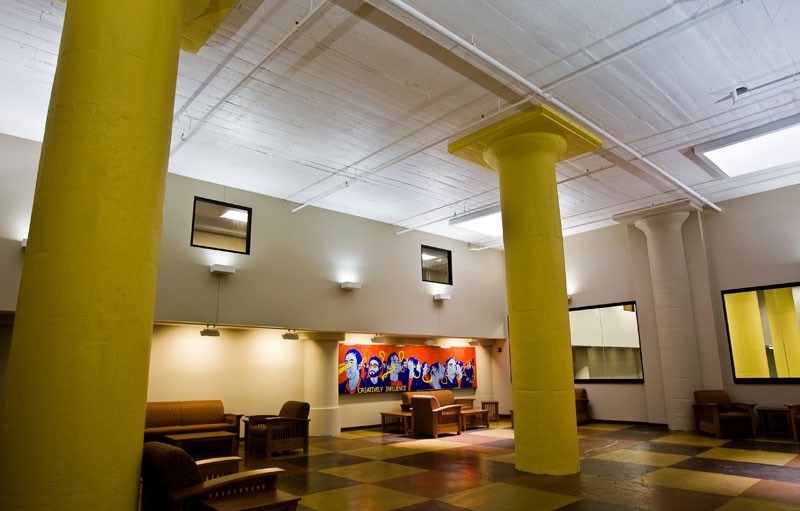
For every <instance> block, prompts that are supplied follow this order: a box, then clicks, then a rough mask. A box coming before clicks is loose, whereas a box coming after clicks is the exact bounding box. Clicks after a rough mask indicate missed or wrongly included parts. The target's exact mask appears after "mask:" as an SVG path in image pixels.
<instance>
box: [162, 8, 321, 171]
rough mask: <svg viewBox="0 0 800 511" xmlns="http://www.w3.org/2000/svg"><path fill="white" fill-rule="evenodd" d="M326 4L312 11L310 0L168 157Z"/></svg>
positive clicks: (174, 147) (183, 137)
mask: <svg viewBox="0 0 800 511" xmlns="http://www.w3.org/2000/svg"><path fill="white" fill-rule="evenodd" d="M327 3H328V1H327V0H323V1H322V2H320V4H319V5H318V6H316V7H314V8H313V9H311V7H312V6H313V5H314V1H313V0H311V3H310V4H309V9H310V10H309V12H308V14H306V15H305V17H304V18H303V19H301V20H300V21H298V22H297V23H295V25H294V26H293V27H292V30H290V31H289V32H288V33H287V34H286V35H285V36H283V39H281V40H280V41H279V42H278V43H277V44H275V46H273V47H272V49H271V50H270V51H269V52H268V53H267V54H266V55H265V56H264V58H262V59H261V60H260V61H259V62H258V64H256V65H255V66H253V67H252V68H251V69H250V71H249V72H248V73H247V74H246V75H244V76H243V77H241V78H240V79H239V80H238V81H237V82H236V83H235V84H234V85H233V87H231V88H230V89H229V90H228V92H226V93H225V95H224V96H222V97H221V98H220V99H219V100H218V101H217V102H216V103H214V106H212V107H211V108H210V109H209V110H208V111H207V112H206V113H205V114H203V116H202V117H201V118H200V119H198V120H197V123H196V125H195V126H194V127H193V128H192V129H190V130H189V133H188V134H187V135H184V136H181V138H180V140H178V141H177V142H176V143H175V145H174V146H173V147H172V150H171V151H170V153H169V154H170V156H172V155H173V154H175V153H176V152H177V151H178V149H180V148H181V147H183V144H184V143H186V142H188V141H189V140H190V139H191V138H192V137H194V136H195V134H197V132H198V131H199V130H200V128H201V127H203V126H204V125H205V123H206V121H208V118H209V117H211V115H212V114H213V113H214V112H216V111H217V110H219V107H220V106H222V105H223V104H224V103H225V102H226V101H228V99H229V98H230V97H231V96H232V95H233V93H234V92H236V91H237V90H239V87H241V86H242V84H244V83H245V82H246V81H247V80H249V79H250V77H252V76H253V74H254V73H255V72H256V71H258V70H259V69H261V66H263V65H264V64H266V63H267V61H269V60H270V59H271V58H272V56H273V55H275V53H277V51H278V50H279V49H281V48H282V47H283V46H284V45H285V44H286V43H287V42H288V41H289V40H290V39H291V38H293V37H295V36H296V35H297V34H299V33H300V31H301V30H302V28H303V26H304V25H305V24H306V23H308V22H309V20H312V19H313V18H314V17H316V15H317V14H318V13H319V12H320V10H321V9H322V7H323V6H325V4H327ZM185 109H186V107H184V110H185Z"/></svg>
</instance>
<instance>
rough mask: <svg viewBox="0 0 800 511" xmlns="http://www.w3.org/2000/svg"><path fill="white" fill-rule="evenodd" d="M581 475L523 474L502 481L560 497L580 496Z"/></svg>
mask: <svg viewBox="0 0 800 511" xmlns="http://www.w3.org/2000/svg"><path fill="white" fill-rule="evenodd" d="M581 477H583V476H582V475H581V474H570V475H566V476H549V475H540V474H523V475H519V476H517V477H512V478H511V479H506V480H505V481H503V482H504V483H506V484H513V485H516V486H522V487H523V488H530V489H532V490H539V491H546V492H551V493H560V494H561V495H573V496H575V497H580V496H581Z"/></svg>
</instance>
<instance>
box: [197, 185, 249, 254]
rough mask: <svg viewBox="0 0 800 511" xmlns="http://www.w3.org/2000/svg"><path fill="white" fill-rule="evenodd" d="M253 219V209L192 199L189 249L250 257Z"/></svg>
mask: <svg viewBox="0 0 800 511" xmlns="http://www.w3.org/2000/svg"><path fill="white" fill-rule="evenodd" d="M252 217H253V210H252V208H248V207H245V206H237V205H236V204H229V203H227V202H221V201H216V200H212V199H204V198H202V197H195V198H194V212H193V214H192V241H191V245H192V246H193V247H201V248H210V249H213V250H224V251H226V252H236V253H238V254H249V253H250V225H251V223H252Z"/></svg>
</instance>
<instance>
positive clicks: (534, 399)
mask: <svg viewBox="0 0 800 511" xmlns="http://www.w3.org/2000/svg"><path fill="white" fill-rule="evenodd" d="M599 146H600V141H599V139H597V137H595V136H594V135H592V134H591V133H589V132H587V131H585V130H584V129H582V128H580V127H579V126H576V125H574V124H573V123H571V122H570V121H568V120H567V119H564V118H563V117H561V116H559V115H558V114H556V113H555V112H554V111H552V110H550V109H548V108H547V107H544V106H539V107H536V108H533V109H531V110H527V111H525V112H522V113H519V114H516V115H514V116H512V117H510V118H508V119H506V120H504V121H501V122H499V123H497V124H494V125H492V126H489V127H487V128H484V129H482V130H480V131H479V132H477V133H474V134H472V135H469V136H467V137H465V138H463V139H461V140H458V141H456V142H453V143H452V144H450V146H449V150H450V152H452V153H454V154H456V155H459V156H461V157H463V158H465V159H468V160H470V161H473V162H475V163H478V164H480V165H483V166H488V167H490V168H492V169H494V170H496V171H497V172H498V174H499V177H500V207H501V212H502V216H503V242H504V244H505V261H506V293H507V296H508V314H509V318H508V319H509V340H510V342H511V373H512V374H511V376H512V388H513V399H514V403H513V406H514V436H515V439H516V467H517V469H519V470H523V471H525V472H532V473H536V474H552V475H562V474H573V473H576V472H579V471H580V464H579V458H578V433H577V426H576V421H575V393H574V390H573V389H574V383H573V376H572V349H571V343H570V335H569V315H568V305H567V291H566V275H565V270H564V246H563V239H562V234H561V217H560V213H559V207H558V193H557V190H556V179H555V165H556V162H558V161H559V160H561V159H562V158H568V157H572V156H575V155H578V154H582V153H584V152H586V151H589V150H592V149H595V148H597V147H599Z"/></svg>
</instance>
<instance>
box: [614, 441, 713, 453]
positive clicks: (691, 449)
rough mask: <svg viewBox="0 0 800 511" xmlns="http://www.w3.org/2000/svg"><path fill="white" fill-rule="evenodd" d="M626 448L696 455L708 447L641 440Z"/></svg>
mask: <svg viewBox="0 0 800 511" xmlns="http://www.w3.org/2000/svg"><path fill="white" fill-rule="evenodd" d="M628 449H633V450H636V451H649V452H660V453H664V454H680V455H682V456H697V455H698V454H700V453H703V452H705V451H707V450H709V449H710V447H703V446H699V445H686V444H670V443H666V442H643V443H640V444H636V445H634V446H632V447H628Z"/></svg>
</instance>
